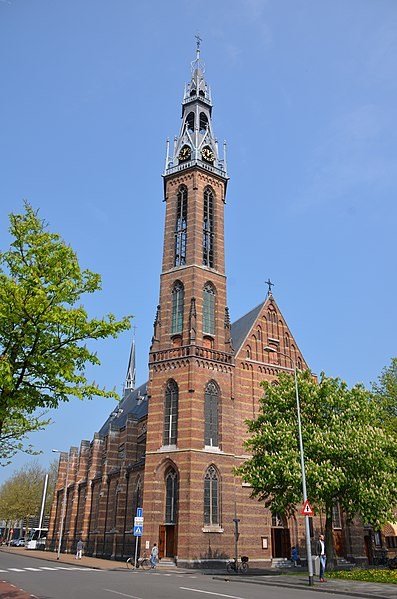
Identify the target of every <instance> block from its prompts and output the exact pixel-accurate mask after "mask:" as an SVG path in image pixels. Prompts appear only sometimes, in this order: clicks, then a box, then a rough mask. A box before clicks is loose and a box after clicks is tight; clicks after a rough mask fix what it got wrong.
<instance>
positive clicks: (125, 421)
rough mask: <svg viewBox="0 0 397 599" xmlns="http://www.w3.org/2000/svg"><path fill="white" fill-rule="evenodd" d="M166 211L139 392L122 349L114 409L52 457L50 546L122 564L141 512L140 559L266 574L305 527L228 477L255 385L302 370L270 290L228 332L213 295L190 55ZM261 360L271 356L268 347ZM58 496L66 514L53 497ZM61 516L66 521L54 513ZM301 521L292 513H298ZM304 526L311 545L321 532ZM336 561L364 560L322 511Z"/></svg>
mask: <svg viewBox="0 0 397 599" xmlns="http://www.w3.org/2000/svg"><path fill="white" fill-rule="evenodd" d="M163 176H164V200H165V206H166V213H165V229H164V249H163V263H162V272H161V274H160V294H159V305H158V306H157V311H156V315H155V322H154V332H153V338H152V343H151V347H150V353H149V380H148V382H147V383H145V384H143V385H141V386H140V387H137V388H136V387H135V348H134V346H133V348H132V351H131V356H130V361H129V368H128V374H127V379H126V383H125V389H124V394H123V398H122V401H121V402H120V404H119V405H118V407H117V409H115V410H114V411H113V412H112V414H110V416H109V418H108V420H107V421H106V422H105V423H104V425H103V426H102V428H101V430H100V431H99V432H97V433H95V435H94V437H93V439H92V441H82V442H81V445H80V448H77V447H72V448H71V449H70V452H69V454H62V455H61V458H60V464H59V478H58V485H57V488H56V493H55V498H54V502H53V506H52V511H51V521H50V530H49V539H50V547H53V548H54V547H57V544H58V542H59V536H60V529H61V520H62V514H63V511H64V527H63V534H62V549H63V550H67V551H72V550H74V547H75V545H76V542H77V540H78V539H79V538H80V537H81V538H82V539H83V541H84V543H85V551H86V553H87V554H90V555H96V556H104V557H111V558H113V559H123V558H124V559H125V557H126V556H129V555H132V554H133V553H134V547H135V538H134V536H133V528H134V516H135V514H136V508H137V507H142V508H143V516H144V525H143V535H142V537H140V538H139V544H140V551H141V553H142V552H143V550H144V549H147V548H148V547H150V546H151V545H152V544H153V543H154V542H156V543H157V544H158V546H159V555H160V557H161V558H163V559H166V560H172V561H174V562H176V563H177V564H178V565H182V566H198V565H203V566H204V565H208V564H212V565H214V564H215V563H217V564H222V563H224V562H225V560H226V559H228V558H230V557H233V556H234V554H235V521H236V520H239V523H238V526H239V533H240V534H239V538H238V554H239V555H248V556H249V558H250V562H254V563H256V564H262V565H267V566H268V565H270V564H271V563H274V562H275V561H277V560H282V559H285V558H288V559H289V558H290V555H291V546H293V545H295V546H296V547H297V548H298V551H299V553H300V555H301V557H304V555H305V553H306V551H305V541H304V521H303V520H304V517H303V516H300V515H298V516H297V517H296V518H293V519H289V520H288V519H286V518H284V517H283V516H282V515H280V514H272V513H271V512H270V511H269V510H268V509H266V508H264V506H263V505H262V504H261V503H260V502H258V501H257V500H256V499H251V498H250V488H249V487H247V486H246V485H244V484H242V482H241V480H240V479H238V478H236V477H235V476H234V475H233V469H234V467H235V466H237V465H239V464H240V463H241V462H242V460H244V459H245V458H246V457H247V456H246V455H245V454H244V449H243V441H244V439H245V438H246V435H247V431H246V425H245V423H244V421H245V419H247V418H255V417H256V416H257V414H258V405H259V399H260V397H261V393H262V391H261V387H260V382H261V381H262V380H264V379H268V380H273V379H275V378H276V377H277V374H278V373H279V372H280V371H281V370H283V371H287V372H292V370H291V365H292V364H295V365H296V366H297V367H298V368H299V369H305V368H308V366H307V364H306V361H305V359H304V357H303V355H302V353H301V351H300V349H299V347H298V344H297V343H296V341H295V339H294V337H293V334H292V332H291V331H290V329H289V327H288V325H287V323H286V321H285V319H284V317H283V315H282V314H281V312H280V309H279V307H278V305H277V303H276V301H275V299H274V297H273V294H272V292H271V290H270V285H269V292H268V294H267V297H266V299H265V300H264V301H263V302H262V303H261V304H260V305H258V306H256V307H255V308H253V309H251V310H250V311H248V312H247V313H246V314H245V315H244V316H242V317H241V318H240V319H239V320H237V321H235V322H234V323H231V322H230V318H229V311H228V307H227V295H226V273H225V259H224V258H225V248H224V209H225V200H226V190H227V184H228V172H227V164H226V149H225V147H223V149H222V152H221V150H220V148H219V147H218V142H217V138H216V136H215V134H214V130H213V123H212V100H211V95H210V91H209V87H208V85H207V83H206V81H205V78H204V67H203V64H202V62H201V60H200V47H199V45H198V47H197V53H196V58H195V60H194V61H193V63H192V75H191V80H190V83H189V84H188V85H187V86H186V88H185V92H184V96H183V101H182V126H181V129H180V133H179V135H178V136H177V138H176V139H175V142H174V144H173V147H172V148H169V147H168V149H167V157H166V166H165V171H164V175H163ZM267 348H270V349H267ZM65 486H66V503H65V502H64V497H65V495H64V489H65ZM65 506H66V509H65V510H64V509H63V508H64V507H65ZM298 514H300V510H298ZM324 523H325V522H324V518H321V516H319V517H316V518H314V519H313V522H312V530H313V535H314V536H317V534H318V533H319V532H320V531H321V529H322V528H323V526H324ZM334 527H335V530H334V534H335V540H336V548H337V553H338V554H339V556H341V557H349V556H351V555H352V554H355V555H356V557H362V558H364V557H365V536H366V535H367V536H368V534H369V533H367V532H366V529H364V528H363V527H362V526H361V527H360V526H355V527H349V526H347V525H345V523H344V522H343V514H340V513H339V512H338V509H337V506H335V518H334Z"/></svg>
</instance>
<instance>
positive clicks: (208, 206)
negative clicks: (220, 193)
mask: <svg viewBox="0 0 397 599" xmlns="http://www.w3.org/2000/svg"><path fill="white" fill-rule="evenodd" d="M203 264H204V266H210V267H211V268H213V267H214V194H213V192H212V189H210V188H209V187H207V188H206V189H205V190H204V218H203Z"/></svg>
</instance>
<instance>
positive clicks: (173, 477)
mask: <svg viewBox="0 0 397 599" xmlns="http://www.w3.org/2000/svg"><path fill="white" fill-rule="evenodd" d="M177 504H178V477H177V474H176V472H175V470H169V472H168V473H167V476H166V477H165V524H176V514H177Z"/></svg>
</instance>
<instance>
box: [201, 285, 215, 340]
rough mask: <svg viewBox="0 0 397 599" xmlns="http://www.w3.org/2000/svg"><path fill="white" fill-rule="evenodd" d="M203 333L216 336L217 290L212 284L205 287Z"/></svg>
mask: <svg viewBox="0 0 397 599" xmlns="http://www.w3.org/2000/svg"><path fill="white" fill-rule="evenodd" d="M203 333H206V334H207V335H215V289H214V288H213V286H212V285H211V283H207V284H206V285H205V287H204V294H203Z"/></svg>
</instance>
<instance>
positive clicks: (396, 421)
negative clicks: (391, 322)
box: [372, 358, 397, 439]
mask: <svg viewBox="0 0 397 599" xmlns="http://www.w3.org/2000/svg"><path fill="white" fill-rule="evenodd" d="M372 391H373V393H374V396H375V399H376V401H377V402H378V403H379V408H380V410H381V421H380V422H381V424H382V426H384V427H385V428H386V429H387V430H389V431H390V432H391V433H392V434H393V435H394V436H395V438H396V439H397V358H393V359H392V361H391V363H390V365H389V366H387V367H385V368H384V369H383V370H382V372H381V374H380V376H379V377H378V380H377V381H376V382H375V383H372Z"/></svg>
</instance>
